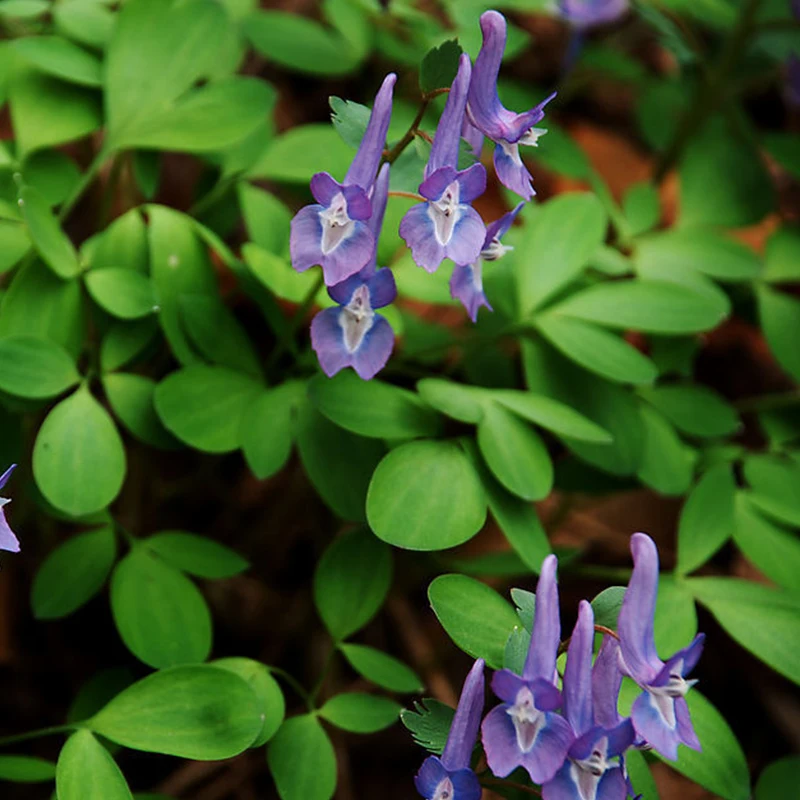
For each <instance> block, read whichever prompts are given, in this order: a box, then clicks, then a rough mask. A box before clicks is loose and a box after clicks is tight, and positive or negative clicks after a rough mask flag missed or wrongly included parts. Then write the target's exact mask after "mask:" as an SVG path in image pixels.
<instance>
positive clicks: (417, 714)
mask: <svg viewBox="0 0 800 800" xmlns="http://www.w3.org/2000/svg"><path fill="white" fill-rule="evenodd" d="M454 715H455V709H452V708H450V706H447V705H445V704H444V703H440V702H439V701H438V700H434V699H433V698H432V697H426V698H425V699H424V700H422V701H421V702H419V703H417V702H415V703H414V708H413V710H412V709H408V708H407V709H404V710H403V711H401V712H400V721H401V722H402V723H403V725H405V726H406V728H408V730H409V731H411V736H412V737H413V739H414V741H415V742H416V743H417V744H418V745H419V746H420V747H424V748H425V749H426V750H428V751H430V752H431V753H436V754H437V755H441V754H442V751H443V750H444V746H445V743H446V742H447V736H448V734H449V733H450V727H451V726H452V724H453V716H454Z"/></svg>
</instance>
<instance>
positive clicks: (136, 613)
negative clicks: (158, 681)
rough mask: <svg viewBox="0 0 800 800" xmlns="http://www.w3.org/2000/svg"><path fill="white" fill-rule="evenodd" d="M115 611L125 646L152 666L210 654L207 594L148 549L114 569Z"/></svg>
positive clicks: (136, 551)
mask: <svg viewBox="0 0 800 800" xmlns="http://www.w3.org/2000/svg"><path fill="white" fill-rule="evenodd" d="M111 611H112V613H113V615H114V623H115V624H116V626H117V630H118V631H119V635H120V637H121V638H122V641H123V642H124V643H125V646H126V647H127V648H128V649H129V650H130V651H131V652H132V653H133V654H134V655H135V656H136V657H137V658H138V659H139V660H140V661H143V662H144V663H145V664H147V665H148V666H151V667H154V668H156V669H162V668H164V667H173V666H177V665H179V664H192V663H196V662H200V661H205V660H206V658H208V654H209V652H210V651H211V614H210V613H209V610H208V606H207V605H206V601H205V599H204V598H203V595H202V594H200V592H199V591H198V589H197V587H196V586H195V585H194V584H193V583H192V582H191V581H190V580H189V579H188V578H187V577H186V576H185V575H183V574H182V573H181V572H179V571H178V570H177V569H175V568H174V567H172V566H170V565H168V564H166V563H165V562H164V561H162V560H161V559H160V558H158V557H157V556H155V555H154V554H153V553H151V552H150V551H149V549H147V548H146V547H137V548H136V549H134V550H132V551H131V553H130V554H129V555H127V556H126V557H125V558H124V559H122V561H120V562H119V564H117V566H116V568H115V569H114V574H113V575H112V576H111ZM253 738H255V733H254V734H253Z"/></svg>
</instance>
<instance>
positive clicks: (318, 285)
mask: <svg viewBox="0 0 800 800" xmlns="http://www.w3.org/2000/svg"><path fill="white" fill-rule="evenodd" d="M324 285H325V275H324V273H322V272H320V274H319V276H318V277H317V279H316V280H315V281H314V285H313V286H312V287H311V288H310V289H309V290H308V294H306V296H305V298H304V299H303V302H302V303H301V304H300V305H299V306H298V308H297V310H296V311H295V312H294V314H293V315H292V318H291V320H290V321H289V327H288V329H287V330H286V333H285V335H284V336H283V337H281V339H280V341H279V342H278V343H277V344H276V345H275V349H274V350H273V351H272V354H271V355H270V357H269V360H268V361H267V370H270V369H271V368H272V367H274V366H275V364H276V362H277V361H278V359H279V358H280V356H281V355H282V354H283V353H284V352H285V351H286V350H288V349H289V342H290V341H291V340H292V338H293V337H294V335H295V334H296V333H297V331H298V329H299V328H300V325H301V324H302V322H303V318H304V317H305V315H306V314H307V313H308V312H309V310H310V309H311V307H312V306H313V305H314V300H315V299H316V297H317V295H318V294H319V291H320V289H322V287H323V286H324Z"/></svg>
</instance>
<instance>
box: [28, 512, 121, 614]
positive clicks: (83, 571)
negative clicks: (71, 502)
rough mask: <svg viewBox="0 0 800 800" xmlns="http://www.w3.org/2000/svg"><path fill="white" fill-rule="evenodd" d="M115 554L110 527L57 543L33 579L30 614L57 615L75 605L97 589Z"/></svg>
mask: <svg viewBox="0 0 800 800" xmlns="http://www.w3.org/2000/svg"><path fill="white" fill-rule="evenodd" d="M116 557H117V540H116V538H115V536H114V531H113V530H112V529H111V528H110V527H109V528H99V529H98V530H95V531H88V532H87V533H81V534H79V535H78V536H74V537H73V538H72V539H69V540H68V541H66V542H64V543H63V544H61V545H59V546H58V547H57V548H56V549H55V550H53V551H52V552H51V553H50V554H49V555H48V556H47V558H46V559H45V560H44V562H43V563H42V566H41V567H39V571H38V572H37V573H36V578H35V579H34V581H33V587H32V588H31V607H32V609H33V616H34V617H36V619H58V618H59V617H66V616H67V615H68V614H71V613H72V612H73V611H76V610H77V609H79V608H80V607H81V606H82V605H83V604H84V603H87V602H88V601H89V600H90V599H91V598H92V597H94V595H96V594H97V592H99V591H100V589H101V588H102V586H103V584H104V583H105V582H106V578H107V577H108V573H109V572H111V567H112V566H113V565H114V560H115V559H116Z"/></svg>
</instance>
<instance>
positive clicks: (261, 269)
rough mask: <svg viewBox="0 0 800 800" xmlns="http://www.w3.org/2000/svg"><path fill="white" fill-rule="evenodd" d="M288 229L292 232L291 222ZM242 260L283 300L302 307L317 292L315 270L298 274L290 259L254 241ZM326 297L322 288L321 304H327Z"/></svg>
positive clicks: (257, 277)
mask: <svg viewBox="0 0 800 800" xmlns="http://www.w3.org/2000/svg"><path fill="white" fill-rule="evenodd" d="M286 230H287V231H288V230H289V223H288V221H287V223H286ZM242 257H243V258H244V260H245V263H246V264H247V267H248V269H249V270H250V272H251V273H252V274H253V276H254V277H255V278H256V280H257V281H258V282H259V283H260V284H261V285H262V286H264V287H265V288H266V289H268V290H269V291H270V292H271V293H272V294H274V295H275V296H276V297H279V298H280V299H281V300H288V301H289V302H290V303H297V304H298V305H299V304H301V303H303V301H304V300H305V299H306V297H308V296H309V294H310V293H312V292H313V290H314V286H315V280H316V278H315V275H314V273H313V272H312V271H311V270H308V271H306V272H295V271H294V270H293V269H292V266H291V264H290V263H289V260H288V257H286V258H284V257H283V256H281V255H275V253H270V252H268V251H267V250H265V249H264V248H263V247H259V246H258V245H257V244H252V243H251V242H248V243H247V244H245V245H244V247H243V248H242ZM323 294H325V291H324V289H322V288H320V293H318V294H317V296H316V299H317V302H318V303H321V302H324V298H323ZM325 297H327V294H325Z"/></svg>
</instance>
